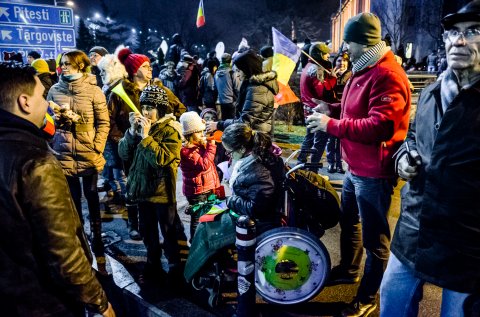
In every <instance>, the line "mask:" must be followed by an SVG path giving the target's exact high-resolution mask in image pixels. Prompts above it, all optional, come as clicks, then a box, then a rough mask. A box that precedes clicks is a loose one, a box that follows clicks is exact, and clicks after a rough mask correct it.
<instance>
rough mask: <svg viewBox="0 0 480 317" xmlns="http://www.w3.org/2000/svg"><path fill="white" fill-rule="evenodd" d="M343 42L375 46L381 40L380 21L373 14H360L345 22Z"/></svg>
mask: <svg viewBox="0 0 480 317" xmlns="http://www.w3.org/2000/svg"><path fill="white" fill-rule="evenodd" d="M343 40H344V41H345V42H355V43H358V44H363V45H369V46H371V45H375V44H378V43H380V41H381V40H382V29H381V26H380V19H379V18H378V17H377V16H376V15H375V14H373V13H368V12H364V13H360V14H358V15H356V16H354V17H353V18H351V19H350V20H348V21H347V24H346V25H345V29H344V32H343Z"/></svg>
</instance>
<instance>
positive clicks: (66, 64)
mask: <svg viewBox="0 0 480 317" xmlns="http://www.w3.org/2000/svg"><path fill="white" fill-rule="evenodd" d="M60 66H67V67H68V66H72V63H69V62H61V63H60Z"/></svg>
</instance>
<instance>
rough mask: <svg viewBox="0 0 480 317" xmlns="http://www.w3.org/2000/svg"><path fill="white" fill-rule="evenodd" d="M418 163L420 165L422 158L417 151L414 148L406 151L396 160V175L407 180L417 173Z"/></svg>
mask: <svg viewBox="0 0 480 317" xmlns="http://www.w3.org/2000/svg"><path fill="white" fill-rule="evenodd" d="M420 165H422V159H421V157H420V155H419V154H418V152H417V151H415V150H411V151H410V152H408V151H407V152H405V154H404V155H403V156H402V157H400V158H399V159H398V161H397V172H398V176H400V177H401V178H403V179H404V180H406V181H409V180H411V179H412V178H414V177H415V176H417V175H418V171H417V168H418V166H420Z"/></svg>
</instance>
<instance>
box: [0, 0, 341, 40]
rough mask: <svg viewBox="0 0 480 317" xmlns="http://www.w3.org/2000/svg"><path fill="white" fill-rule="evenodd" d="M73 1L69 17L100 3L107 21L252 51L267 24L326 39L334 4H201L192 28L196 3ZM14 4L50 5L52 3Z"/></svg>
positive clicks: (331, 0) (243, 0) (296, 0)
mask: <svg viewBox="0 0 480 317" xmlns="http://www.w3.org/2000/svg"><path fill="white" fill-rule="evenodd" d="M0 1H5V0H0ZM7 1H9V0H7ZM10 1H12V0H10ZM10 1H9V2H10ZM57 1H59V2H60V1H64V0H57ZM73 1H74V2H75V7H74V14H76V15H79V16H80V17H81V18H83V19H86V17H93V16H94V14H95V13H96V12H98V13H100V14H103V10H102V5H101V3H102V2H104V3H105V5H106V6H107V8H108V15H109V16H110V18H114V19H115V20H116V21H121V22H123V23H124V24H126V25H128V26H129V27H133V28H136V29H142V28H143V29H144V30H145V29H148V28H152V29H158V32H159V34H160V33H161V35H165V37H170V36H171V35H172V34H173V33H176V32H179V33H180V34H182V35H183V37H184V39H185V40H187V41H190V42H193V43H197V42H198V43H205V44H206V45H210V46H212V45H214V44H213V42H214V41H213V39H212V38H214V39H215V40H216V41H224V42H225V45H226V47H227V48H232V49H233V48H235V47H236V46H238V43H239V42H240V40H241V38H242V37H245V38H247V40H248V41H249V44H250V43H252V44H253V46H256V47H257V48H258V47H260V46H262V45H265V44H267V45H271V39H270V35H269V34H271V31H270V30H271V27H272V26H274V27H276V28H277V29H279V30H280V31H281V32H283V33H284V34H285V35H287V36H289V37H291V36H292V27H291V25H292V21H294V25H295V30H296V34H295V36H296V38H297V39H298V40H299V41H300V42H301V41H303V39H304V38H305V37H309V38H311V39H312V40H323V41H324V40H327V39H329V37H330V17H331V16H332V14H334V13H335V12H336V11H337V10H338V5H339V1H338V0H324V1H322V0H204V9H205V17H206V25H205V27H203V28H201V29H196V27H195V19H196V13H197V9H198V3H199V0H168V1H167V0H156V1H153V0H103V1H102V0H73ZM14 2H23V3H27V2H28V3H35V4H49V5H53V3H54V0H30V1H23V0H21V1H16V0H15V1H14ZM216 41H215V43H216Z"/></svg>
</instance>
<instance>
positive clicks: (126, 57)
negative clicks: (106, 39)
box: [118, 48, 150, 77]
mask: <svg viewBox="0 0 480 317" xmlns="http://www.w3.org/2000/svg"><path fill="white" fill-rule="evenodd" d="M118 59H119V60H120V62H121V63H122V64H123V65H125V69H126V70H127V73H128V76H129V77H133V74H135V73H136V72H137V71H138V69H139V68H140V66H142V64H143V63H145V62H149V63H150V59H149V58H148V57H147V56H145V55H142V54H133V53H132V51H131V50H129V49H128V48H124V49H122V50H120V52H118Z"/></svg>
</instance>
